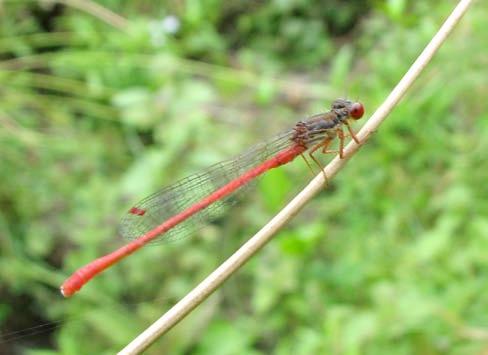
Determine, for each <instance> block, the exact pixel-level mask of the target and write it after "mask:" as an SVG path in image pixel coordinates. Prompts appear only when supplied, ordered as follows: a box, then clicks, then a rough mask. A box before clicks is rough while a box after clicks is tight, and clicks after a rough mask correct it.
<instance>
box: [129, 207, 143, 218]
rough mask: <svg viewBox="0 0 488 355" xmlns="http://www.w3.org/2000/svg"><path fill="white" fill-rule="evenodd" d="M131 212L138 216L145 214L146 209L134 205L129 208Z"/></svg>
mask: <svg viewBox="0 0 488 355" xmlns="http://www.w3.org/2000/svg"><path fill="white" fill-rule="evenodd" d="M129 213H130V214H135V215H136V216H144V214H145V213H146V210H143V209H140V208H137V207H132V208H131V209H130V210H129Z"/></svg>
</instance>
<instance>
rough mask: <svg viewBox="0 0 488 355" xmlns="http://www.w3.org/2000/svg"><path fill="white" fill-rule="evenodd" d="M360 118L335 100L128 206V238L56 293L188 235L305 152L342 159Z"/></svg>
mask: <svg viewBox="0 0 488 355" xmlns="http://www.w3.org/2000/svg"><path fill="white" fill-rule="evenodd" d="M363 114H364V107H363V105H362V104H361V103H359V102H352V101H349V100H345V99H337V100H335V101H334V102H333V104H332V107H331V109H330V111H328V112H325V113H321V114H317V115H314V116H311V117H309V118H307V119H305V120H303V121H299V122H298V123H296V124H295V126H294V127H293V128H292V129H290V130H288V131H286V132H284V133H282V134H280V135H278V136H276V137H274V138H272V139H271V140H269V141H267V142H265V143H261V144H258V145H256V146H254V147H253V148H251V149H249V150H248V151H246V152H244V153H242V154H241V155H238V156H237V157H234V158H233V159H230V160H227V161H224V162H222V163H218V164H215V165H213V166H211V167H210V168H208V169H207V170H204V171H203V172H200V173H197V174H194V175H191V176H189V177H187V178H185V179H182V180H180V181H178V182H176V183H175V184H174V185H171V186H169V187H166V188H163V189H162V190H160V191H158V192H156V193H154V194H153V195H150V196H148V197H146V198H145V199H143V200H142V201H140V202H139V203H137V204H136V205H135V206H133V207H131V208H130V209H129V211H128V212H127V214H126V215H125V216H124V217H123V218H122V221H121V234H122V235H123V236H124V237H126V238H128V239H133V240H132V241H131V242H129V243H128V244H126V245H124V246H123V247H121V248H119V249H117V250H115V251H114V252H112V253H110V254H107V255H105V256H102V257H100V258H98V259H96V260H94V261H92V262H91V263H89V264H87V265H85V266H83V267H81V268H80V269H78V270H77V271H75V272H74V273H73V274H72V275H71V276H70V277H69V278H68V279H67V280H66V281H65V282H64V283H63V284H62V285H61V293H62V294H63V295H64V296H66V297H69V296H71V295H73V294H74V293H76V292H77V291H78V290H79V289H80V288H81V287H82V286H83V285H84V284H86V283H87V282H88V281H89V280H90V279H92V278H93V277H94V276H96V275H98V274H99V273H101V272H103V271H104V270H106V269H107V268H109V267H110V266H111V265H113V264H115V263H116V262H118V261H120V260H121V259H123V258H125V257H127V256H128V255H130V254H132V253H133V252H135V251H136V250H138V249H140V248H141V247H142V246H144V245H146V244H148V243H150V242H153V241H155V240H159V238H161V239H163V240H174V239H177V238H181V237H183V236H185V235H188V234H190V233H192V232H194V231H195V230H196V229H197V228H198V227H199V226H201V225H203V224H204V223H205V222H207V221H211V220H213V219H215V218H217V217H219V216H220V215H221V214H222V213H223V211H224V209H225V207H226V206H227V205H228V204H229V201H230V199H229V197H230V196H231V195H232V194H234V193H235V192H237V191H239V190H241V189H242V188H243V186H244V185H246V184H247V183H249V182H250V181H252V180H253V179H255V178H256V177H258V176H259V175H261V174H263V173H265V172H266V171H268V170H270V169H273V168H276V167H279V166H281V165H284V164H287V163H289V162H291V161H292V160H294V159H295V158H296V157H297V156H303V153H305V152H307V151H308V153H309V156H310V157H311V158H312V159H313V160H314V161H315V162H316V163H317V164H319V163H318V161H317V160H316V158H315V157H314V153H315V152H316V151H317V150H319V149H321V152H322V153H333V152H338V153H339V156H340V158H341V159H342V158H344V140H345V138H346V134H345V133H344V130H343V126H344V125H345V126H346V128H347V130H348V131H349V135H350V136H351V137H352V139H353V140H354V141H355V142H356V143H358V144H359V140H358V139H357V137H356V135H355V134H354V132H353V130H352V129H351V126H350V124H351V122H352V121H354V120H358V119H360V118H361V117H362V116H363ZM335 137H339V149H338V150H337V151H336V150H334V151H332V150H328V148H329V146H330V144H331V142H332V141H333V140H334V138H335ZM319 165H320V164H319Z"/></svg>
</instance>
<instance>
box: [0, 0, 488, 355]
mask: <svg viewBox="0 0 488 355" xmlns="http://www.w3.org/2000/svg"><path fill="white" fill-rule="evenodd" d="M100 4H103V6H104V7H100V6H98V5H97V4H96V3H91V2H88V1H84V2H79V1H70V0H64V1H58V2H55V1H6V2H0V13H1V21H0V36H1V38H0V98H1V99H0V157H1V158H0V181H1V183H0V327H1V332H2V335H3V340H2V341H1V342H0V349H2V350H1V351H0V353H8V354H15V353H22V354H37V355H40V354H43V355H46V354H57V353H60V354H112V353H114V352H116V351H117V350H120V348H121V347H123V346H124V345H125V344H126V343H127V342H128V341H130V340H131V339H132V338H133V337H134V336H135V335H136V334H138V332H140V331H141V330H143V329H144V328H145V327H146V326H147V325H148V324H150V323H152V322H153V321H154V320H155V319H156V318H157V317H158V316H159V315H160V314H161V313H162V312H164V311H165V310H167V309H168V308H169V307H170V306H172V305H173V304H174V303H175V302H176V301H177V300H178V299H179V298H180V297H182V296H183V295H184V294H185V293H186V292H188V291H189V290H190V289H191V288H192V287H193V286H195V285H196V284H197V283H198V282H199V281H200V280H202V279H203V278H204V277H205V275H207V274H208V273H209V272H210V271H211V270H212V269H213V268H214V267H215V266H216V265H217V264H218V263H219V262H221V261H223V260H224V258H225V257H226V256H228V255H229V254H230V253H231V252H232V251H233V250H235V248H237V247H238V246H239V245H240V244H241V243H242V242H243V241H244V240H245V239H246V238H248V237H249V236H250V235H252V234H253V233H254V232H255V231H256V230H257V229H258V228H259V226H260V225H262V224H263V223H264V222H266V221H267V220H268V219H269V218H270V217H271V216H272V215H273V214H274V213H275V212H276V211H278V210H279V209H280V207H281V206H282V205H283V204H284V203H285V202H286V201H287V200H288V199H289V198H290V197H291V196H292V194H293V192H294V191H297V190H298V189H299V187H300V186H303V185H304V184H305V183H306V181H307V179H308V177H309V176H311V174H310V172H309V171H308V170H307V167H306V166H305V165H304V164H303V163H302V162H300V161H297V162H296V163H295V164H292V165H291V166H289V167H285V168H283V169H280V170H278V171H275V172H272V173H270V174H269V175H268V176H266V177H265V178H263V179H261V180H260V181H259V184H258V187H257V189H255V191H254V192H252V193H249V194H248V196H247V197H246V200H247V201H244V203H242V204H241V205H239V206H238V207H237V208H234V209H233V210H232V211H229V213H228V214H227V215H226V217H225V218H223V219H221V220H219V221H217V222H216V223H213V224H209V225H207V226H205V228H204V229H202V230H201V232H199V233H198V235H196V236H194V237H192V238H189V239H186V240H183V241H181V242H178V243H173V244H166V245H162V246H156V247H147V248H145V249H144V250H142V251H140V252H138V253H137V254H136V255H134V256H133V257H131V258H129V259H128V260H126V261H124V262H123V263H122V264H121V265H120V266H117V267H115V268H114V269H113V270H110V271H109V272H106V273H105V274H104V275H102V276H101V277H99V278H97V279H96V280H94V281H93V282H92V283H91V284H90V285H89V286H87V287H86V288H85V289H84V290H83V292H81V293H80V294H78V295H77V296H76V297H73V298H72V299H63V298H62V297H61V296H60V294H59V293H58V289H57V288H58V286H59V284H60V283H61V282H62V281H63V280H64V278H65V277H66V276H67V275H68V274H69V273H71V272H72V271H73V270H74V269H75V268H77V267H79V266H80V265H82V264H84V263H85V262H87V261H89V260H91V259H93V258H95V257H97V256H99V255H101V254H102V253H104V252H107V251H109V250H111V249H113V248H115V247H117V246H119V245H121V243H122V241H121V240H120V239H119V238H118V237H117V236H116V234H117V222H118V218H119V216H120V215H122V214H123V213H124V211H126V210H127V208H128V207H129V206H130V205H131V203H133V202H134V201H136V200H138V199H139V198H141V197H144V196H145V195H146V194H148V193H150V192H152V191H154V190H156V189H157V188H159V187H161V186H164V185H166V184H169V183H171V182H173V181H175V179H177V178H179V177H184V176H185V175H186V174H189V173H191V172H194V171H197V170H199V169H201V168H203V167H206V166H207V165H209V164H211V163H214V162H217V161H219V160H222V159H224V158H227V157H230V156H232V155H233V154H235V153H238V152H239V151H241V150H242V149H244V148H245V147H247V146H248V145H250V144H252V143H254V142H257V141H259V140H260V139H264V138H266V137H269V136H270V135H272V134H273V133H275V132H277V131H280V130H281V129H282V128H283V127H289V126H290V125H292V124H293V123H294V122H295V121H296V120H297V119H298V118H301V117H303V116H306V115H309V114H313V113H316V112H319V111H323V110H327V109H328V107H329V104H330V102H331V101H332V100H333V99H334V98H336V97H338V96H345V95H347V96H348V97H351V98H360V100H361V101H362V102H363V103H364V104H365V106H366V108H367V113H368V114H370V113H371V112H372V111H373V110H374V109H375V108H376V107H377V105H378V104H379V103H380V102H381V101H382V100H383V99H384V98H385V96H386V95H387V94H388V93H389V91H390V90H391V89H392V87H393V86H394V85H395V83H396V82H397V81H398V80H399V79H400V77H401V76H402V75H403V73H404V72H405V70H406V69H407V68H408V67H409V65H410V64H411V62H412V61H413V60H414V59H415V57H416V56H417V55H418V53H419V52H420V51H421V49H422V48H423V47H424V45H425V44H426V43H427V42H428V40H429V39H430V38H431V36H432V35H433V34H434V33H435V31H436V30H437V28H438V26H439V25H440V24H441V23H442V21H443V20H444V19H445V17H446V16H447V14H448V13H449V12H450V10H451V9H452V7H453V6H454V4H455V1H402V0H397V1H395V0H392V1H366V0H364V1H360V0H358V1H349V2H343V1H327V2H326V4H324V2H321V1H316V0H296V1H290V0H280V1H278V0H276V1H271V2H261V1H251V2H248V1H240V0H234V1H223V0H201V1H196V0H188V1H185V2H182V1H168V2H165V1H147V0H146V1H128V0H106V1H103V2H100ZM487 16H488V4H487V3H486V2H483V1H478V2H477V3H476V5H475V6H474V7H473V8H472V9H471V11H470V12H469V13H468V15H467V17H465V18H464V19H463V21H462V24H461V25H460V27H458V28H457V29H456V31H455V33H454V35H453V36H452V37H451V38H450V39H449V41H448V43H447V44H446V45H445V46H444V47H443V48H442V50H441V52H440V53H439V55H438V56H437V57H436V59H435V61H434V63H432V64H431V65H430V66H429V68H428V69H427V71H426V72H425V73H424V74H423V76H422V77H421V79H420V80H419V81H418V83H417V84H416V86H415V88H414V90H412V91H411V92H410V93H409V95H408V96H407V97H406V98H405V99H404V100H403V102H402V103H401V104H400V105H399V106H398V107H397V108H396V109H395V111H394V112H393V113H392V114H391V117H390V118H389V119H388V121H387V122H386V123H385V124H384V125H383V126H382V127H381V129H380V130H379V131H378V133H377V134H376V135H375V137H373V139H372V140H371V142H370V143H369V144H367V145H366V146H365V147H364V148H363V149H362V150H361V152H360V154H358V155H357V156H356V157H354V159H353V160H352V161H351V162H350V163H349V165H348V167H347V168H346V169H345V170H343V171H342V172H341V173H340V175H339V176H338V177H337V179H335V180H334V181H333V183H332V186H331V188H330V189H328V190H327V191H324V192H323V193H322V194H321V195H320V196H319V197H317V198H316V199H315V200H313V202H312V203H311V204H310V205H309V206H308V207H307V208H306V209H305V210H304V211H303V212H302V213H301V214H300V215H299V216H297V217H296V218H295V219H294V221H293V222H292V223H291V224H290V225H289V226H288V228H286V229H285V230H284V231H283V232H281V233H280V234H279V235H278V236H277V238H276V239H275V240H274V241H273V242H272V243H270V244H269V245H268V246H267V247H266V248H265V249H264V250H263V251H262V252H261V253H260V255H259V256H257V257H256V258H255V259H254V260H252V261H251V262H250V263H249V264H248V265H246V266H245V267H244V268H243V269H242V270H241V271H240V272H239V273H238V274H237V275H236V276H235V277H233V278H232V279H231V280H230V281H229V282H228V283H227V284H226V286H225V287H224V288H222V289H221V290H220V291H219V292H218V293H217V294H215V295H213V296H212V297H211V298H210V299H209V300H208V301H206V302H205V303H204V304H203V305H202V306H201V307H200V308H199V309H198V310H196V311H195V312H194V313H193V314H192V315H191V316H190V317H189V318H187V319H186V320H184V321H183V322H182V323H181V324H179V325H178V326H177V327H176V328H175V329H173V330H172V331H171V332H170V333H169V334H167V335H166V336H165V337H163V338H162V339H161V340H159V341H158V343H156V344H155V345H154V346H153V347H152V348H151V350H150V351H149V352H148V353H149V354H161V353H171V354H201V355H203V354H222V355H223V354H268V353H273V354H319V353H334V354H358V353H369V354H410V353H419V354H440V353H443V354H444V353H452V354H476V353H479V354H481V353H484V352H486V351H488V298H487V297H486V294H487V291H488V290H487V288H488V287H487V285H488V282H487V277H488V270H487V264H488V257H487V255H488V254H487V250H488V184H487V178H488V155H487V154H486V152H487V151H488V139H487V137H488V116H487V115H488V113H487V112H488V111H487V99H486V98H487V96H488V88H487V84H486V78H487V77H488V55H487V52H486V49H487V48H488V28H487V27H486V18H487ZM359 125H360V124H359ZM325 159H330V157H326V158H325ZM56 321H59V322H56ZM51 322H56V323H51ZM43 324H44V326H42V325H43ZM36 326H37V327H36ZM30 327H36V328H30ZM26 328H29V329H26ZM22 330H23V331H22ZM16 331H22V332H20V333H12V332H16ZM37 332H39V334H37Z"/></svg>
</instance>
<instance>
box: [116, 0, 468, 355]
mask: <svg viewBox="0 0 488 355" xmlns="http://www.w3.org/2000/svg"><path fill="white" fill-rule="evenodd" d="M471 2H472V0H461V1H460V2H459V3H458V5H457V6H456V8H455V9H454V10H453V12H452V13H451V15H450V16H449V18H448V19H447V20H446V22H445V23H444V24H443V25H442V27H441V28H440V29H439V31H438V32H437V34H436V35H435V36H434V37H433V38H432V40H431V41H430V43H429V44H428V45H427V47H426V48H425V49H424V50H423V52H422V53H421V54H420V56H419V57H418V58H417V60H416V61H415V62H414V63H413V65H412V66H411V67H410V69H409V70H408V72H407V73H406V74H405V75H404V77H403V78H402V80H400V82H399V83H398V84H397V86H396V87H395V88H394V89H393V91H392V92H391V93H390V95H389V96H388V97H387V98H386V100H385V101H384V102H383V104H382V105H381V106H380V107H379V108H378V109H377V110H376V112H375V113H374V114H373V115H372V116H371V118H370V119H369V120H368V122H366V124H365V125H364V126H363V127H362V129H361V130H360V131H359V133H358V134H357V137H358V138H359V139H360V141H361V142H363V143H364V142H365V141H366V140H367V139H368V138H369V137H370V136H371V134H372V133H373V132H374V131H376V130H377V129H378V127H379V125H380V124H381V123H382V122H383V121H384V120H385V118H386V116H387V115H388V114H389V113H390V112H391V110H392V109H393V108H394V107H395V105H396V104H397V103H398V102H399V101H400V99H401V98H402V97H403V95H405V93H406V91H407V90H408V88H410V86H411V85H412V84H413V82H414V81H415V79H416V78H417V77H418V76H419V74H420V73H421V72H422V70H423V69H424V68H425V66H426V65H427V64H428V63H429V62H430V60H431V59H432V57H433V56H434V54H435V53H436V52H437V50H438V49H439V47H440V46H441V44H442V43H443V42H444V41H445V40H446V38H447V36H448V35H449V33H450V32H451V31H452V30H453V28H454V26H455V25H456V24H457V23H458V22H459V20H460V19H461V17H462V16H463V15H464V13H465V12H466V11H467V9H468V7H469V5H470V4H471ZM359 148H360V145H357V144H355V143H354V142H353V141H351V142H350V143H349V144H348V145H347V147H346V148H345V150H344V151H345V159H339V157H336V158H334V159H333V160H332V161H331V162H330V163H329V164H328V165H327V166H326V167H325V169H324V171H325V173H326V175H327V177H328V179H331V178H332V177H333V176H334V175H336V174H337V172H338V171H339V170H340V169H342V168H343V167H344V165H345V164H346V163H347V161H348V160H349V159H350V158H351V156H352V155H353V154H354V153H356V152H357V151H358V150H359ZM324 184H325V181H324V176H323V174H322V173H320V174H318V175H317V176H316V177H315V178H314V179H313V180H312V181H311V182H310V183H309V184H308V186H307V187H305V189H303V190H302V191H301V192H300V193H299V194H298V195H297V196H296V197H295V198H294V199H293V200H292V201H291V202H290V203H289V204H288V205H287V206H286V207H285V208H283V210H281V211H280V212H279V213H278V214H277V215H276V216H275V217H274V218H273V219H272V220H271V221H270V222H269V223H268V224H266V225H265V226H264V227H263V228H262V229H261V230H260V231H259V232H258V233H257V234H255V235H254V236H253V237H252V238H251V239H249V240H248V241H247V242H246V243H245V244H244V245H243V246H242V247H241V248H240V249H239V250H237V251H236V252H235V253H234V254H233V255H232V256H231V257H230V258H229V259H227V260H226V261H225V262H224V263H223V264H222V265H220V266H219V267H218V268H217V269H216V270H215V271H213V272H212V273H211V274H210V275H209V276H208V277H207V278H206V279H205V280H203V281H202V282H201V283H200V284H199V285H198V286H197V287H195V288H194V289H193V290H192V291H190V292H189V293H188V294H187V295H186V296H185V297H184V298H183V299H181V300H180V301H179V302H178V303H177V304H176V305H174V306H173V307H172V308H171V309H170V310H169V311H167V312H166V313H165V314H164V315H163V316H162V317H161V318H159V319H158V320H157V321H156V322H155V323H153V324H152V325H151V326H150V327H149V328H147V329H146V330H145V331H144V332H143V333H141V334H140V335H139V336H138V337H137V338H135V339H134V340H133V341H132V342H131V343H130V344H128V345H127V346H126V347H125V348H124V349H122V350H121V351H120V352H119V355H120V354H123V355H128V354H139V353H141V352H142V351H144V350H145V349H147V348H148V347H149V346H150V345H151V344H152V343H153V342H154V341H155V340H156V339H158V338H159V337H160V336H161V335H163V334H164V333H166V332H167V331H168V330H169V329H171V328H172V327H173V326H174V325H176V324H177V323H178V322H179V321H180V320H182V319H183V318H184V317H185V316H186V315H188V314H189V313H190V312H191V311H192V310H193V309H194V308H196V307H197V306H198V305H199V304H200V303H202V302H203V301H204V300H205V299H206V298H207V297H208V296H209V295H210V294H212V293H213V292H214V291H215V290H216V289H217V288H218V287H219V286H220V285H221V284H222V283H223V282H224V281H225V280H226V279H227V278H229V277H230V276H231V275H232V274H233V273H234V272H235V271H237V270H238V269H239V268H240V267H241V266H242V265H243V264H244V263H245V262H246V261H247V260H249V259H250V258H251V257H252V256H253V255H254V254H256V253H257V252H258V251H259V250H260V249H261V248H262V247H263V246H264V245H265V244H266V243H267V242H268V241H269V240H270V239H271V238H272V237H273V235H274V234H275V233H276V232H277V231H278V230H279V229H281V228H282V227H283V226H284V225H285V224H286V223H287V222H288V221H289V220H290V219H291V218H292V217H293V216H294V215H296V214H297V213H298V212H299V211H300V210H301V209H302V208H303V207H304V206H305V204H306V203H307V202H308V201H309V200H310V199H311V198H312V197H313V196H314V195H315V194H317V193H318V192H319V191H321V190H322V189H323V188H324Z"/></svg>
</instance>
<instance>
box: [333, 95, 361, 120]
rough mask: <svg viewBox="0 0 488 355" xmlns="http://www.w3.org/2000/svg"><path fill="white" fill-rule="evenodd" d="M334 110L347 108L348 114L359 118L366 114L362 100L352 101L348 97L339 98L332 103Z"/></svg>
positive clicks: (356, 118)
mask: <svg viewBox="0 0 488 355" xmlns="http://www.w3.org/2000/svg"><path fill="white" fill-rule="evenodd" d="M332 109H333V110H346V112H347V114H348V115H349V116H350V117H351V118H353V119H355V120H359V119H360V118H361V117H363V115H364V106H363V104H362V103H360V102H352V101H349V100H346V99H337V100H335V101H334V102H333V103H332Z"/></svg>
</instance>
